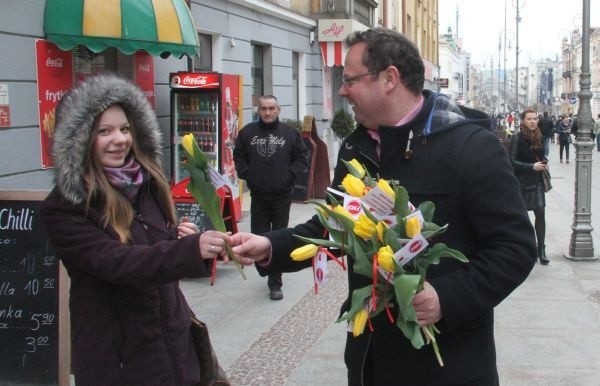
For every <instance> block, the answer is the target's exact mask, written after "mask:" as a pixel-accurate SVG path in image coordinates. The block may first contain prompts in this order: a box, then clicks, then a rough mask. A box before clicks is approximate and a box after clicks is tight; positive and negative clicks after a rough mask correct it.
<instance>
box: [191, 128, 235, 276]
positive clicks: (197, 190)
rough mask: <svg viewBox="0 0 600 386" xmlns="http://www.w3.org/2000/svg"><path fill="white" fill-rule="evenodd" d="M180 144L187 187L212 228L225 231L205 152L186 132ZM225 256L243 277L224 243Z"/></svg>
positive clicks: (231, 253) (228, 247)
mask: <svg viewBox="0 0 600 386" xmlns="http://www.w3.org/2000/svg"><path fill="white" fill-rule="evenodd" d="M181 146H182V147H183V149H184V150H185V156H186V161H185V162H184V164H183V166H184V167H185V168H186V169H187V170H188V172H189V173H190V183H189V184H188V186H187V189H188V190H189V191H190V192H191V193H192V196H193V197H194V199H195V200H196V201H197V202H198V205H200V207H201V208H202V210H204V212H205V213H206V215H207V216H208V218H209V219H210V222H211V224H212V226H213V228H214V229H215V230H217V231H219V232H227V228H226V226H225V222H224V221H223V217H222V216H221V210H220V198H219V197H218V195H217V191H216V189H215V186H214V185H213V184H212V182H211V180H210V172H209V170H208V168H209V166H208V158H207V157H206V154H204V153H203V152H202V150H200V147H199V146H198V143H197V142H196V139H195V138H194V135H193V134H186V135H184V136H183V138H182V140H181ZM225 249H226V251H227V256H229V259H230V260H231V261H232V262H233V263H234V265H235V266H236V268H237V269H238V271H239V272H240V274H241V275H242V277H243V278H244V279H246V275H245V274H244V271H243V267H242V265H241V264H240V262H239V261H238V260H237V258H236V257H235V256H234V254H233V251H232V250H231V246H229V245H226V246H225Z"/></svg>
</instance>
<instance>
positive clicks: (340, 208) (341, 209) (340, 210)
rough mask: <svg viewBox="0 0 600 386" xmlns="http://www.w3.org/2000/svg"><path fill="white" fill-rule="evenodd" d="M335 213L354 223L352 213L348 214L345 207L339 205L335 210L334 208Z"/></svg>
mask: <svg viewBox="0 0 600 386" xmlns="http://www.w3.org/2000/svg"><path fill="white" fill-rule="evenodd" d="M333 212H334V213H336V214H339V215H341V216H344V217H347V218H349V219H350V220H352V221H354V217H353V216H352V215H351V214H350V212H348V210H347V209H346V208H344V206H343V205H337V206H336V207H335V208H333Z"/></svg>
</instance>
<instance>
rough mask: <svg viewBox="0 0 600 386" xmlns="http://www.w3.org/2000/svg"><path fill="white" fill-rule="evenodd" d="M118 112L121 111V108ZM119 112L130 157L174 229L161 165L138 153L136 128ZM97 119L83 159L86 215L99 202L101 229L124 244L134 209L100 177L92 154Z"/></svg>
mask: <svg viewBox="0 0 600 386" xmlns="http://www.w3.org/2000/svg"><path fill="white" fill-rule="evenodd" d="M109 107H110V106H109ZM121 108H123V107H122V106H121ZM123 111H125V115H126V116H127V120H128V121H129V125H130V132H131V137H132V147H131V153H132V155H133V157H134V158H135V159H136V160H137V161H138V162H139V164H140V165H141V166H142V168H143V169H144V170H145V171H147V172H148V175H149V177H150V183H151V184H153V185H154V187H155V189H156V192H157V195H158V201H159V203H161V207H162V209H163V210H164V211H165V212H166V213H165V215H166V217H167V223H168V224H170V225H175V224H176V223H177V215H176V212H175V206H174V205H173V199H172V198H171V188H170V186H169V182H168V181H167V178H166V177H165V175H164V173H163V171H162V168H161V165H160V164H159V163H158V162H157V161H156V160H155V155H154V154H145V153H144V152H142V151H140V149H139V147H138V145H137V142H136V133H137V130H136V127H135V126H134V125H133V121H132V120H131V118H130V116H129V114H128V113H127V111H126V110H125V109H123ZM101 115H102V113H101V114H100V115H99V116H98V117H97V118H96V122H94V127H93V130H92V134H91V135H92V137H93V138H92V140H91V141H90V150H89V151H88V153H87V155H86V157H85V162H86V167H85V170H86V171H85V176H84V180H85V182H86V186H87V197H86V211H89V209H90V206H91V205H92V202H93V201H95V200H100V202H102V203H103V207H102V220H103V224H102V225H103V226H104V227H107V226H110V227H111V228H113V229H114V230H115V232H117V234H118V235H119V239H120V240H121V242H122V243H123V244H125V243H127V242H129V241H130V240H131V232H130V230H129V228H130V227H131V223H132V222H133V218H134V209H133V205H132V204H131V202H130V201H129V200H128V199H127V198H126V197H125V196H124V195H123V194H121V192H119V191H118V190H117V189H115V188H114V187H113V186H112V185H111V184H110V183H109V182H108V179H107V178H106V175H105V174H104V169H103V168H102V165H101V164H100V162H98V159H97V158H96V156H95V154H94V144H95V143H96V132H97V128H98V122H99V120H100V116H101Z"/></svg>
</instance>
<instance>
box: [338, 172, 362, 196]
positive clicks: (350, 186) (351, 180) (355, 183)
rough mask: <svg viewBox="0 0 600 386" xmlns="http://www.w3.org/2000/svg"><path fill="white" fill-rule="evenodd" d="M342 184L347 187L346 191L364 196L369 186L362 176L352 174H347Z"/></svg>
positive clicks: (352, 194) (353, 194)
mask: <svg viewBox="0 0 600 386" xmlns="http://www.w3.org/2000/svg"><path fill="white" fill-rule="evenodd" d="M342 186H343V187H344V189H346V193H348V194H349V195H351V196H354V197H362V196H364V195H365V190H366V188H367V187H366V186H365V183H364V182H363V181H362V180H361V179H360V178H356V177H354V176H353V175H352V174H346V177H344V179H343V180H342Z"/></svg>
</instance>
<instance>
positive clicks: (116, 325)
mask: <svg viewBox="0 0 600 386" xmlns="http://www.w3.org/2000/svg"><path fill="white" fill-rule="evenodd" d="M56 117H57V120H56V128H55V132H54V144H53V146H54V147H53V152H54V154H53V155H54V160H55V165H56V168H55V171H56V187H55V188H54V190H53V191H52V192H51V193H50V195H49V196H48V197H47V199H46V200H45V201H44V203H43V205H42V213H41V216H42V220H43V222H44V225H45V227H46V230H47V233H48V237H49V240H50V243H51V244H52V247H53V248H54V250H55V252H56V254H57V256H58V257H59V258H60V259H61V260H62V262H63V264H64V265H65V267H66V269H67V271H68V273H69V277H70V279H71V284H70V299H69V305H70V313H71V315H70V316H71V339H72V354H73V355H72V361H73V362H72V368H73V372H74V375H75V382H76V383H77V385H78V386H79V385H197V384H198V383H199V382H200V369H199V366H198V358H197V355H196V352H195V348H194V345H193V340H192V335H191V330H190V328H191V316H192V311H191V310H190V307H189V306H188V304H187V302H186V300H185V298H184V296H183V294H182V292H181V290H180V289H179V284H178V280H179V279H181V278H183V277H200V276H208V270H207V269H206V266H205V264H204V260H203V259H213V258H215V257H216V255H217V254H221V253H222V252H223V247H224V245H225V243H226V242H228V240H229V237H228V236H227V235H226V234H223V233H220V232H216V231H208V232H204V233H202V234H198V233H197V232H195V230H194V229H192V228H193V226H192V224H190V223H187V224H183V225H180V226H179V227H177V225H176V213H175V208H174V206H173V203H172V200H171V196H170V188H169V183H168V181H167V178H166V177H165V176H164V175H163V172H162V169H161V165H160V156H161V151H160V149H161V140H160V131H159V125H158V121H157V119H156V116H155V114H154V111H153V109H152V107H151V106H150V104H149V103H148V101H147V99H146V97H145V96H144V94H143V92H142V91H141V90H139V89H138V88H137V87H136V86H135V85H133V84H131V83H130V82H128V81H126V80H124V79H120V78H118V77H116V76H114V75H100V76H94V77H91V78H88V79H87V80H85V81H84V82H82V83H81V84H79V85H78V86H76V87H75V88H74V89H73V90H71V91H70V92H69V93H67V94H66V95H65V96H64V97H63V98H62V99H61V101H60V103H59V106H58V108H57V111H56ZM192 233H193V234H192ZM184 235H187V236H185V237H182V236H184Z"/></svg>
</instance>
